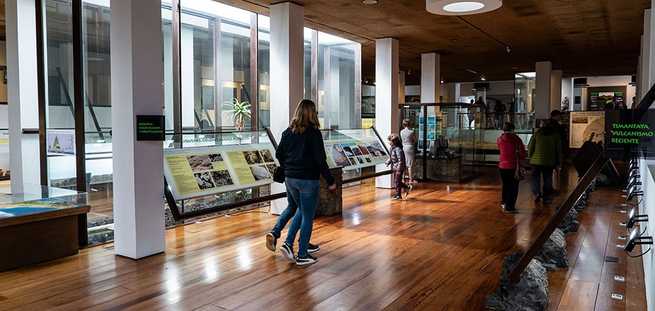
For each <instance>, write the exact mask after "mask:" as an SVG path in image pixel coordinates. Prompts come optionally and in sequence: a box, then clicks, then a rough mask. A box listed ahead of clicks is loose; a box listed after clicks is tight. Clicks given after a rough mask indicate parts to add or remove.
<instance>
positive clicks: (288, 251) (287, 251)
mask: <svg viewBox="0 0 655 311" xmlns="http://www.w3.org/2000/svg"><path fill="white" fill-rule="evenodd" d="M280 251H281V252H282V255H284V257H286V258H287V259H289V260H290V261H294V260H295V257H294V256H293V248H292V247H291V246H289V245H288V244H287V243H286V242H284V243H283V244H282V246H280Z"/></svg>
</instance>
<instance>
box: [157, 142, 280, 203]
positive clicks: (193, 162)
mask: <svg viewBox="0 0 655 311" xmlns="http://www.w3.org/2000/svg"><path fill="white" fill-rule="evenodd" d="M274 155H275V149H274V148H273V145H271V144H250V145H237V146H235V145H230V146H211V147H195V148H187V149H167V150H165V151H164V176H165V177H166V180H167V181H168V184H169V186H170V188H171V192H172V193H173V196H174V197H175V199H176V200H183V199H190V198H194V197H200V196H205V195H211V194H218V193H222V192H228V191H234V190H240V189H246V188H252V187H257V186H263V185H266V184H270V183H272V182H273V177H272V176H273V172H274V171H275V168H276V167H277V166H279V163H278V161H277V159H275V156H274Z"/></svg>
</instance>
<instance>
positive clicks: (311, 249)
mask: <svg viewBox="0 0 655 311" xmlns="http://www.w3.org/2000/svg"><path fill="white" fill-rule="evenodd" d="M320 250H321V247H320V246H318V245H314V244H312V243H309V245H307V252H308V253H310V254H313V253H318V251H320Z"/></svg>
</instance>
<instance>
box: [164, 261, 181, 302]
mask: <svg viewBox="0 0 655 311" xmlns="http://www.w3.org/2000/svg"><path fill="white" fill-rule="evenodd" d="M164 278H165V279H166V282H165V283H164V287H165V288H166V293H167V295H166V296H167V299H168V301H169V302H177V301H179V300H180V289H181V288H182V284H180V279H179V276H178V273H177V269H176V268H170V267H169V268H167V269H166V272H164Z"/></svg>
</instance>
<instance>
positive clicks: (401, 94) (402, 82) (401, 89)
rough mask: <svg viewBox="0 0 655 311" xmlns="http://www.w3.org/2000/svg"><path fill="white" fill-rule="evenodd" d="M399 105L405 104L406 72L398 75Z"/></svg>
mask: <svg viewBox="0 0 655 311" xmlns="http://www.w3.org/2000/svg"><path fill="white" fill-rule="evenodd" d="M398 103H399V104H404V103H405V72H404V71H400V72H399V73H398Z"/></svg>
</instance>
